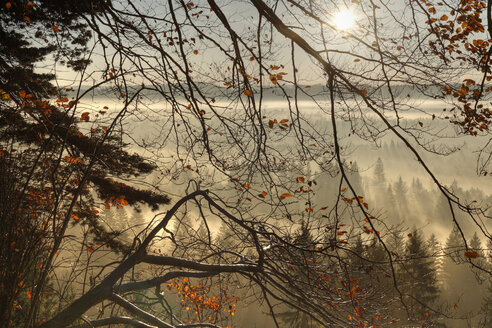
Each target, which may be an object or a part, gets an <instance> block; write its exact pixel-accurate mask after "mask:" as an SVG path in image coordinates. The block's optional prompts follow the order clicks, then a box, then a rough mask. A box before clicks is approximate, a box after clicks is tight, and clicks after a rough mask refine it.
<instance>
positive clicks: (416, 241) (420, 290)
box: [402, 230, 439, 322]
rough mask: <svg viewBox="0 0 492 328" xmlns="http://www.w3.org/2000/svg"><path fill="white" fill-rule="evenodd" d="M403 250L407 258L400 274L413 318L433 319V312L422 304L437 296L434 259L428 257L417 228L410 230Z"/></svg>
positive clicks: (428, 302) (430, 301)
mask: <svg viewBox="0 0 492 328" xmlns="http://www.w3.org/2000/svg"><path fill="white" fill-rule="evenodd" d="M405 251H406V255H407V259H408V260H407V261H405V262H404V264H403V272H402V275H404V279H403V281H405V284H406V288H405V290H406V291H407V292H406V293H407V295H408V300H407V302H408V304H409V309H410V312H411V314H412V317H413V318H415V319H418V320H422V321H427V322H429V321H433V320H434V319H435V318H434V314H433V313H431V311H430V309H429V308H427V307H425V305H423V304H427V305H431V304H433V303H434V301H436V300H437V299H438V297H439V289H438V287H437V276H436V270H435V260H434V258H433V257H430V254H429V251H428V249H427V245H426V244H425V242H424V239H423V238H422V236H421V235H420V233H419V232H418V231H417V230H414V231H413V232H412V235H411V237H410V238H409V239H408V241H407V244H406V247H405Z"/></svg>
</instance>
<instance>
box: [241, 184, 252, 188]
mask: <svg viewBox="0 0 492 328" xmlns="http://www.w3.org/2000/svg"><path fill="white" fill-rule="evenodd" d="M243 187H244V188H246V189H251V185H250V184H248V183H245V184H244V185H243Z"/></svg>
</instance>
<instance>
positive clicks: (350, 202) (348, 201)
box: [342, 197, 353, 205]
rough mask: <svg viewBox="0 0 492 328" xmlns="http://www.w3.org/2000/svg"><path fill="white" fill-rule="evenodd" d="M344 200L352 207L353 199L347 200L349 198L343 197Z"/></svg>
mask: <svg viewBox="0 0 492 328" xmlns="http://www.w3.org/2000/svg"><path fill="white" fill-rule="evenodd" d="M342 200H344V201H346V202H347V203H349V204H350V205H352V201H353V199H351V198H347V197H343V198H342Z"/></svg>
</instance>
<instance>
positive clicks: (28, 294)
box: [26, 290, 32, 298]
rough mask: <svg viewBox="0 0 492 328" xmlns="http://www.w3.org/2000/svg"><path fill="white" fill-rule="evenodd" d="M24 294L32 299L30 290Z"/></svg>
mask: <svg viewBox="0 0 492 328" xmlns="http://www.w3.org/2000/svg"><path fill="white" fill-rule="evenodd" d="M26 294H27V297H29V298H31V297H32V290H28V291H27V292H26Z"/></svg>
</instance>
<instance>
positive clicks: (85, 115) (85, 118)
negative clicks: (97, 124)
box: [80, 112, 89, 122]
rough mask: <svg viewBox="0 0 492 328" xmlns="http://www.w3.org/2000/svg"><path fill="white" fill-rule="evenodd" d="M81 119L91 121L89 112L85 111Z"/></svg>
mask: <svg viewBox="0 0 492 328" xmlns="http://www.w3.org/2000/svg"><path fill="white" fill-rule="evenodd" d="M80 121H84V122H89V112H83V113H82V115H80Z"/></svg>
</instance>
